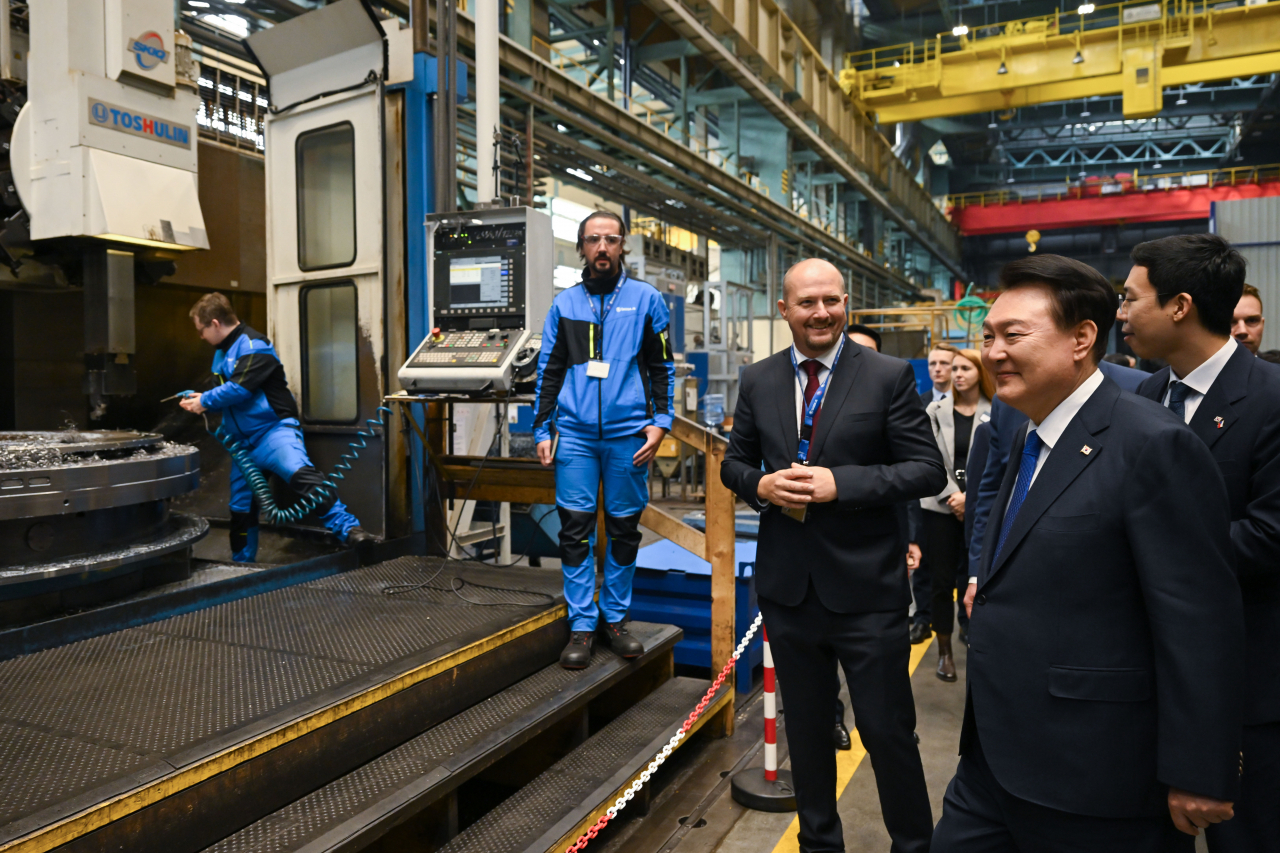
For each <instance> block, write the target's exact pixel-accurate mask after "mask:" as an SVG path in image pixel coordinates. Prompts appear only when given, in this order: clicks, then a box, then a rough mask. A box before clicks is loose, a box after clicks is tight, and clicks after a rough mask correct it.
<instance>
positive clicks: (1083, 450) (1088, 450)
mask: <svg viewBox="0 0 1280 853" xmlns="http://www.w3.org/2000/svg"><path fill="white" fill-rule="evenodd" d="M1080 452H1081V453H1083V454H1084V455H1085V456H1088V455H1089V454H1090V453H1092V452H1093V448H1092V447H1090V446H1089V445H1087V444H1086V445H1085V446H1084V447H1082V448H1080Z"/></svg>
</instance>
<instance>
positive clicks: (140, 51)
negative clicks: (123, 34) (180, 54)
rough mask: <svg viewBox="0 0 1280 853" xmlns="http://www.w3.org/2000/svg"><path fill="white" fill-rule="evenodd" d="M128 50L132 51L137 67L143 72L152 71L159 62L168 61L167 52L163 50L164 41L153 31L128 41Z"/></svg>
mask: <svg viewBox="0 0 1280 853" xmlns="http://www.w3.org/2000/svg"><path fill="white" fill-rule="evenodd" d="M129 50H131V51H133V55H134V56H135V57H136V58H137V60H138V67H139V68H141V69H142V70H143V71H153V70H155V68H156V66H158V65H159V64H160V63H161V62H168V61H169V52H168V51H167V50H165V49H164V39H162V38H160V34H159V33H157V32H155V31H151V32H145V33H143V34H142V35H140V36H138V37H137V38H136V39H129Z"/></svg>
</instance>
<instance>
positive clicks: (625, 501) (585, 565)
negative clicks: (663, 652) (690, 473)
mask: <svg viewBox="0 0 1280 853" xmlns="http://www.w3.org/2000/svg"><path fill="white" fill-rule="evenodd" d="M644 442H645V437H644V434H643V433H641V434H639V435H629V436H624V437H622V438H604V439H583V438H575V437H573V436H568V435H564V434H561V435H560V441H559V444H558V445H557V447H556V508H557V509H558V510H559V512H560V563H561V566H562V567H563V570H564V597H565V600H566V601H567V602H568V604H569V627H570V630H573V631H593V630H595V628H596V625H597V623H598V621H599V618H600V616H601V614H603V615H604V619H605V621H606V622H621V621H622V620H623V618H624V617H625V616H626V615H627V609H628V608H629V607H630V606H631V579H632V577H633V576H634V575H635V572H636V552H637V551H638V550H639V548H640V513H642V512H643V511H644V507H645V504H647V503H648V502H649V485H648V478H649V466H648V465H635V464H633V463H632V461H631V460H632V457H634V456H635V453H636V451H637V450H639V449H640V448H641V447H642V446H643V445H644ZM601 486H603V489H604V512H605V531H606V533H607V534H608V537H609V549H608V551H607V552H606V553H605V559H604V586H603V587H601V589H600V604H599V607H597V606H596V601H595V591H596V561H595V540H596V496H597V494H598V492H599V490H600V487H601Z"/></svg>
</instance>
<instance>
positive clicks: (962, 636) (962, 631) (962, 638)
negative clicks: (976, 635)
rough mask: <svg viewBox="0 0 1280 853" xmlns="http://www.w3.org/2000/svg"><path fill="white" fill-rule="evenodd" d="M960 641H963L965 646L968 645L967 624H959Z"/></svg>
mask: <svg viewBox="0 0 1280 853" xmlns="http://www.w3.org/2000/svg"><path fill="white" fill-rule="evenodd" d="M960 642H962V643H964V644H965V645H966V646H967V645H969V626H968V625H961V626H960Z"/></svg>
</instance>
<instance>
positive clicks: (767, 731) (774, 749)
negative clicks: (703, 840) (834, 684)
mask: <svg viewBox="0 0 1280 853" xmlns="http://www.w3.org/2000/svg"><path fill="white" fill-rule="evenodd" d="M776 689H777V682H776V681H775V680H774V674H773V652H771V651H769V631H768V629H765V632H764V778H765V781H767V782H777V781H778V697H777V695H776V694H775V692H774V691H775V690H776Z"/></svg>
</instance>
